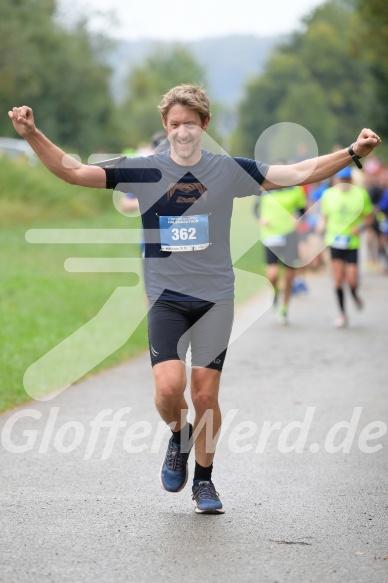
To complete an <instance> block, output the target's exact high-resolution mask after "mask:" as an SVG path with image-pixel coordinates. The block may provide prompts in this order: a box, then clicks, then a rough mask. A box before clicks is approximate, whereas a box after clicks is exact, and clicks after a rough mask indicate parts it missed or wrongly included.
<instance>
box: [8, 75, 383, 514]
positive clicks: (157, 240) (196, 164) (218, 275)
mask: <svg viewBox="0 0 388 583" xmlns="http://www.w3.org/2000/svg"><path fill="white" fill-rule="evenodd" d="M158 107H159V111H160V114H161V121H162V125H163V127H164V130H165V132H166V134H167V137H168V140H169V144H170V147H169V149H167V150H165V151H163V152H161V153H154V154H151V155H149V156H140V157H136V158H130V157H126V156H122V157H118V158H117V159H114V160H109V161H106V162H103V163H99V164H97V165H84V164H81V163H79V164H76V163H69V161H68V160H67V159H66V154H65V152H63V151H62V150H61V149H60V148H58V147H57V146H55V145H54V144H53V143H52V142H50V140H49V139H48V138H46V137H45V136H44V135H43V133H42V132H40V131H39V130H38V129H37V127H36V125H35V122H34V115H33V112H32V110H31V108H29V107H28V106H22V107H15V108H13V109H12V110H11V111H10V112H9V117H10V118H11V120H12V122H13V125H14V127H15V130H16V131H17V132H18V133H19V135H21V136H22V137H24V138H25V139H26V140H27V141H28V143H29V144H30V145H31V146H32V148H33V149H34V151H35V152H36V154H37V155H38V157H39V158H40V159H41V161H42V162H43V164H44V165H45V166H46V167H47V168H48V169H49V170H50V171H51V172H52V173H53V174H55V175H56V176H57V177H59V178H60V179H62V180H65V181H66V182H68V183H70V184H77V185H80V186H88V187H94V188H107V189H119V190H121V191H122V192H128V191H130V192H132V193H133V194H134V195H135V196H136V197H137V199H138V201H139V205H140V212H141V215H142V221H143V228H144V241H145V254H144V279H145V288H146V294H147V298H148V302H149V310H148V331H149V350H150V359H151V364H152V370H153V376H154V382H155V393H154V395H155V405H156V408H157V410H158V412H159V414H160V416H161V418H162V419H163V420H164V421H165V422H166V423H167V424H168V425H169V426H170V428H171V431H172V433H171V437H170V439H169V442H168V446H167V452H166V455H165V458H164V460H163V462H162V466H161V469H160V481H161V484H162V486H163V488H164V489H165V490H167V491H169V492H179V491H181V490H182V489H183V488H184V486H185V484H186V482H187V480H188V458H189V454H190V451H191V449H192V448H193V449H194V453H195V468H194V475H193V483H192V490H191V495H192V498H193V500H194V501H195V511H196V512H197V513H199V514H208V513H212V514H222V513H223V512H224V508H223V505H222V503H221V500H220V497H219V495H218V493H217V491H216V488H215V486H214V483H213V479H212V470H213V459H214V453H215V448H216V443H217V436H218V434H219V431H220V427H221V411H220V407H219V401H218V394H219V388H220V378H221V371H222V367H223V364H224V361H225V357H226V352H227V347H228V342H229V337H230V333H231V328H232V323H233V303H234V273H233V267H232V260H231V253H230V237H229V233H230V222H231V215H232V209H233V199H234V198H236V197H245V196H251V195H256V196H260V195H261V201H262V207H261V210H260V220H261V222H262V228H263V229H264V233H263V237H264V240H265V241H267V247H268V252H267V260H268V264H269V269H270V270H271V281H272V282H273V284H274V286H275V287H277V276H276V273H275V269H274V267H272V266H273V265H274V262H275V257H274V256H276V257H278V255H279V254H280V257H281V259H282V261H284V263H285V267H286V269H293V268H294V262H295V260H296V259H295V257H296V256H295V254H294V242H293V238H294V237H293V235H292V233H293V229H291V226H292V225H293V224H294V218H293V217H292V216H291V218H290V217H289V216H288V215H293V212H294V211H299V212H303V209H304V204H305V203H304V199H303V195H302V191H301V189H300V187H303V186H304V185H306V184H308V183H310V182H320V181H322V180H324V179H327V178H329V177H331V176H333V175H335V174H336V173H338V172H340V171H341V170H343V169H344V168H346V167H348V166H349V165H350V164H353V163H356V164H357V165H361V163H360V158H362V157H364V156H367V155H368V154H369V153H370V152H371V151H372V150H373V149H374V148H375V147H376V146H378V145H379V143H380V141H381V140H380V138H379V137H378V136H377V135H376V134H375V132H373V131H372V130H370V129H363V130H362V131H361V133H360V134H359V136H358V137H357V138H356V139H355V142H354V143H353V144H352V145H350V146H349V147H346V148H343V149H341V150H338V151H337V152H333V153H331V154H327V155H325V156H320V157H317V158H314V159H311V160H304V161H301V162H298V163H295V164H290V165H287V164H277V165H268V164H266V163H265V162H260V161H256V160H252V159H247V158H237V157H235V158H234V157H230V156H226V155H220V154H213V153H211V152H208V151H206V150H204V149H202V147H201V138H202V134H203V132H205V131H206V130H207V128H208V125H209V123H210V104H209V99H208V97H207V94H206V92H205V91H204V90H203V89H202V88H200V87H197V86H194V85H180V86H177V87H174V88H172V89H171V90H170V91H168V92H167V93H166V94H165V95H164V96H163V99H162V101H161V103H160V104H159V106H158ZM64 162H65V163H64ZM294 187H295V188H294ZM333 189H334V191H333V193H332V195H331V196H330V197H329V199H327V203H326V202H325V203H324V205H323V213H324V216H326V217H327V237H328V244H329V245H331V246H332V247H333V248H334V249H338V244H337V243H336V245H334V246H333V245H332V243H333V242H335V241H337V242H338V240H339V238H340V237H341V236H342V235H345V236H346V237H347V236H349V239H347V241H348V246H349V248H348V250H347V251H348V253H345V254H344V253H343V250H341V252H340V255H338V254H337V251H336V252H335V253H336V254H337V255H336V256H335V257H333V260H334V261H336V260H340V261H341V262H344V263H346V264H347V266H348V265H350V264H351V263H352V261H353V260H354V253H353V247H354V245H356V243H357V241H358V233H357V232H356V231H357V230H358V229H359V227H360V225H359V224H358V223H357V224H353V223H351V224H350V225H349V224H348V225H347V228H350V229H351V230H350V231H349V233H347V232H338V230H339V228H340V227H339V225H338V221H337V220H336V219H335V218H333V217H334V215H333V212H334V211H335V209H339V208H341V209H342V207H343V201H342V198H341V197H342V196H343V197H345V196H346V197H348V198H351V197H352V194H351V193H349V189H342V188H341V189H338V186H334V187H333ZM344 190H346V192H344ZM271 193H274V194H271ZM281 193H284V196H283V194H281ZM271 197H274V198H275V197H276V199H277V203H280V205H282V206H283V207H284V209H285V211H287V214H285V215H284V216H283V217H282V220H281V221H280V222H279V227H277V228H276V229H275V228H273V225H272V224H271V219H270V218H268V217H269V216H270V215H271V204H272V203H271V200H272V199H271ZM341 212H342V211H341ZM358 220H359V219H358V218H357V219H355V221H358ZM275 230H277V231H281V232H277V233H275ZM277 236H280V239H279V238H278V239H276V237H277ZM284 241H285V244H284ZM279 243H280V244H279ZM287 243H288V244H287ZM338 281H339V280H338ZM287 285H288V287H286V289H285V296H284V298H283V300H282V306H285V309H284V315H287V301H288V300H287V293H288V294H289V282H288V283H287ZM338 289H339V288H338ZM351 289H352V293H353V296H354V298H355V300H356V301H357V298H358V295H357V287H356V286H352V287H351ZM339 295H340V294H339ZM189 345H190V346H191V354H192V361H191V369H189V370H190V371H191V373H190V377H191V378H190V380H191V383H190V391H191V401H192V404H193V407H194V411H195V418H194V423H193V425H191V424H190V423H188V422H187V412H188V409H189V406H188V403H187V400H186V397H185V389H186V385H187V383H188V379H187V376H188V375H187V370H188V369H187V367H186V363H185V358H186V353H187V350H188V347H189ZM188 364H189V363H188ZM204 418H206V419H207V420H208V421H209V422H210V425H211V427H210V431H209V423H207V424H205V425H204V424H203V423H201V421H202V420H203V419H204Z"/></svg>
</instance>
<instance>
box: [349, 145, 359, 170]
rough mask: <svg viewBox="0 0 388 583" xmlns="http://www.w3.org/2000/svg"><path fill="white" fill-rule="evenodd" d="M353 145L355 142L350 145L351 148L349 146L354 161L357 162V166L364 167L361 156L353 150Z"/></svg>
mask: <svg viewBox="0 0 388 583" xmlns="http://www.w3.org/2000/svg"><path fill="white" fill-rule="evenodd" d="M353 146H354V144H351V146H349V148H348V152H349V155H350V156H351V158H352V160H353V162H354V163H355V165H356V166H357V168H362V164H361V162H360V160H361V156H357V154H356V153H355V151H354V150H353Z"/></svg>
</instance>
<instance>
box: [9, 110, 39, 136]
mask: <svg viewBox="0 0 388 583" xmlns="http://www.w3.org/2000/svg"><path fill="white" fill-rule="evenodd" d="M8 115H9V117H10V118H11V120H12V123H13V126H14V128H15V130H16V131H17V133H18V134H19V135H20V136H22V138H25V137H26V136H27V135H28V134H32V133H33V132H34V131H35V130H36V126H35V122H34V114H33V113H32V109H31V107H28V106H27V105H23V106H22V107H14V108H13V109H12V111H9V112H8Z"/></svg>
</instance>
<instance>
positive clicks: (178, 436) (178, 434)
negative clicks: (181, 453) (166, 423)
mask: <svg viewBox="0 0 388 583" xmlns="http://www.w3.org/2000/svg"><path fill="white" fill-rule="evenodd" d="M187 430H188V433H187ZM172 434H173V441H174V443H176V444H177V445H180V444H181V442H182V441H183V440H186V441H188V440H189V439H190V438H191V436H192V435H193V426H192V425H191V423H186V425H185V426H184V427H182V429H180V430H179V431H173V432H172Z"/></svg>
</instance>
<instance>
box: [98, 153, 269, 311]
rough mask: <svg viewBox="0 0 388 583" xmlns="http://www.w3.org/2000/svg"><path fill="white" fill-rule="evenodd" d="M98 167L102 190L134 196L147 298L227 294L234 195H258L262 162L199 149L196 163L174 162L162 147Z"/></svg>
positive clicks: (230, 292)
mask: <svg viewBox="0 0 388 583" xmlns="http://www.w3.org/2000/svg"><path fill="white" fill-rule="evenodd" d="M102 166H103V167H104V165H102ZM105 169H106V172H107V188H116V189H118V190H121V191H123V192H128V191H131V192H132V193H133V194H135V195H136V196H137V198H138V200H139V205H140V211H141V215H142V221H143V228H144V239H145V259H144V262H145V264H144V274H145V286H146V293H147V296H148V298H149V300H150V301H155V300H156V299H158V298H161V299H167V300H179V301H182V300H183V301H184V300H192V299H193V298H195V299H201V300H207V301H212V302H215V301H219V300H223V299H232V298H233V297H234V273H233V267H232V259H231V254H230V223H231V215H232V210H233V199H234V198H235V197H244V196H248V195H252V194H259V192H260V189H259V185H260V184H261V183H262V182H263V180H264V178H265V175H266V173H267V171H268V166H267V164H264V163H262V162H257V161H255V160H249V159H247V158H232V157H230V156H227V155H220V154H213V153H210V152H207V151H205V150H202V157H201V159H200V161H199V162H198V163H197V164H195V165H194V166H181V165H179V164H177V163H176V162H174V161H173V160H172V159H171V157H170V151H169V150H166V151H164V152H162V153H160V154H155V155H151V156H148V157H138V158H121V159H119V160H118V162H117V163H116V165H115V168H110V169H107V167H106V166H105Z"/></svg>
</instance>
